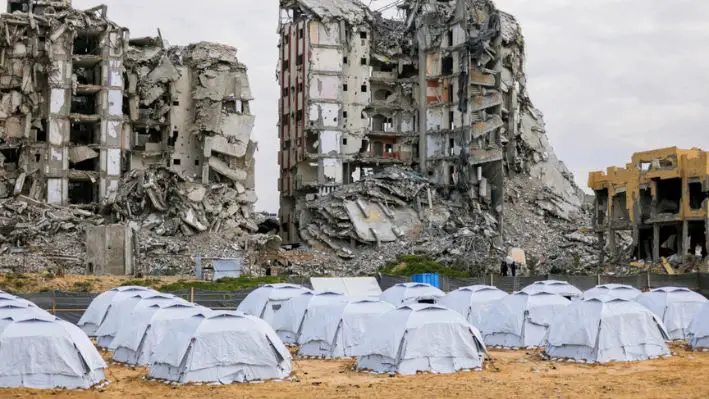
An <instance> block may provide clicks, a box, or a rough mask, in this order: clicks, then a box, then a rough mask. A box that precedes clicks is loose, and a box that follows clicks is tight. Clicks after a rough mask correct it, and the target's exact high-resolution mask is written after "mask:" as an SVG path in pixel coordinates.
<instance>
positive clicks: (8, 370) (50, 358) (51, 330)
mask: <svg viewBox="0 0 709 399" xmlns="http://www.w3.org/2000/svg"><path fill="white" fill-rule="evenodd" d="M0 359H2V361H1V362H0V387H4V388H9V387H24V388H43V389H51V388H60V387H64V388H89V387H91V386H93V385H95V384H98V383H100V382H101V381H103V379H104V374H103V369H104V368H106V363H105V362H104V361H103V359H102V358H101V355H99V353H98V352H97V351H96V348H95V347H94V346H93V345H92V344H91V341H90V340H89V337H87V336H86V334H84V332H83V331H81V330H80V329H79V328H78V327H76V326H75V325H73V324H71V323H69V322H66V321H64V320H60V319H58V318H56V317H54V316H51V315H40V314H30V315H27V316H26V317H16V318H14V319H12V318H2V319H0Z"/></svg>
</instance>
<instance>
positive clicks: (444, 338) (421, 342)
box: [354, 303, 487, 375]
mask: <svg viewBox="0 0 709 399" xmlns="http://www.w3.org/2000/svg"><path fill="white" fill-rule="evenodd" d="M354 353H355V355H356V356H357V363H356V365H357V368H358V369H364V370H372V371H375V372H382V373H384V372H397V373H399V374H404V375H410V374H416V372H418V371H424V372H425V371H428V372H432V373H454V372H456V371H459V370H463V369H479V368H481V367H482V365H483V361H484V359H485V355H486V353H487V351H486V349H485V344H484V343H483V340H482V337H481V336H480V333H479V332H478V330H477V329H476V328H475V327H473V326H472V325H471V324H470V323H468V322H467V321H466V320H465V319H464V318H463V316H461V315H460V314H459V313H458V312H456V311H454V310H450V309H448V308H446V307H444V306H440V305H435V304H426V303H411V304H407V305H402V306H400V307H398V308H396V309H394V310H392V311H390V312H387V313H385V314H383V315H382V316H380V317H379V318H378V319H377V320H376V322H374V323H373V324H372V326H371V327H370V328H368V329H367V331H366V332H365V334H364V336H363V337H362V344H361V345H359V346H358V347H357V348H355V351H354Z"/></svg>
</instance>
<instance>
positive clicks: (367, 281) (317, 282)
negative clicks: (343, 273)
mask: <svg viewBox="0 0 709 399" xmlns="http://www.w3.org/2000/svg"><path fill="white" fill-rule="evenodd" d="M310 283H311V284H312V285H313V289H314V290H316V291H334V292H341V293H343V294H345V295H347V296H350V297H355V298H365V297H376V298H378V297H379V295H381V294H382V289H381V288H380V287H379V284H378V283H377V280H376V279H375V278H374V277H332V278H329V277H312V278H311V279H310Z"/></svg>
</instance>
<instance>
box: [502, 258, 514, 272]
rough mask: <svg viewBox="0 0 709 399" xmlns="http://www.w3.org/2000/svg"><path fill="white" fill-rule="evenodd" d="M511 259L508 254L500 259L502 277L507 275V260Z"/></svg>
mask: <svg viewBox="0 0 709 399" xmlns="http://www.w3.org/2000/svg"><path fill="white" fill-rule="evenodd" d="M510 259H512V258H510V257H509V256H508V257H507V258H506V259H503V260H502V264H501V265H500V276H502V277H507V270H508V269H509V260H510Z"/></svg>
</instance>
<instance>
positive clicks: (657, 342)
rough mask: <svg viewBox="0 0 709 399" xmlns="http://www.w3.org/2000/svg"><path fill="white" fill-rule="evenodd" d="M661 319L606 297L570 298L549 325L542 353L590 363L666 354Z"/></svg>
mask: <svg viewBox="0 0 709 399" xmlns="http://www.w3.org/2000/svg"><path fill="white" fill-rule="evenodd" d="M667 338H668V336H667V332H666V331H665V329H664V327H663V325H662V321H661V320H660V319H659V318H658V317H657V316H656V315H655V314H654V313H652V312H651V311H650V310H648V309H647V308H646V307H644V306H642V305H640V304H639V303H637V302H635V301H632V300H628V299H621V298H614V297H610V296H600V297H593V298H589V299H583V300H579V301H574V302H573V303H572V304H570V305H569V306H567V307H566V308H565V309H564V310H562V311H561V313H559V314H558V315H557V317H555V318H554V321H552V323H551V326H550V327H549V335H548V337H547V345H546V349H545V352H546V354H547V355H549V356H551V357H553V358H569V359H576V360H583V361H586V362H592V363H607V362H612V361H636V360H646V359H651V358H656V357H659V356H668V355H670V351H669V349H668V348H667V345H666V344H665V340H666V339H667Z"/></svg>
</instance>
